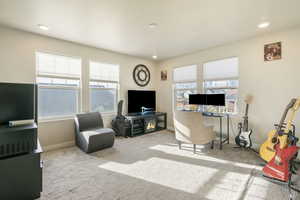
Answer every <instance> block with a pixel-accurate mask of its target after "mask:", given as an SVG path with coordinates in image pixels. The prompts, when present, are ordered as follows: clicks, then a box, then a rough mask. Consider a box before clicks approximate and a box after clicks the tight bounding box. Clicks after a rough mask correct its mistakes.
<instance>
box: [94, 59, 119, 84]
mask: <svg viewBox="0 0 300 200" xmlns="http://www.w3.org/2000/svg"><path fill="white" fill-rule="evenodd" d="M90 78H91V79H95V80H101V81H114V82H119V65H114V64H105V63H99V62H90Z"/></svg>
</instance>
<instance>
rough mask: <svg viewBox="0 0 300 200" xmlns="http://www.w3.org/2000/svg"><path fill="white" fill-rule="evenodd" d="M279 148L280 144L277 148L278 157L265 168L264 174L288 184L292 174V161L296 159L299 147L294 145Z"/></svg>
mask: <svg viewBox="0 0 300 200" xmlns="http://www.w3.org/2000/svg"><path fill="white" fill-rule="evenodd" d="M279 146H280V145H279V144H277V145H276V146H275V149H276V155H275V156H274V157H273V158H272V160H271V161H270V162H269V163H268V164H267V165H266V166H265V167H264V168H263V173H264V176H267V177H268V178H272V179H277V180H280V181H284V182H288V180H289V179H290V176H291V173H292V172H291V170H290V165H291V163H290V161H291V160H292V159H293V158H295V157H296V155H297V152H298V150H299V147H297V146H296V145H292V146H288V147H286V148H284V149H281V148H280V147H279Z"/></svg>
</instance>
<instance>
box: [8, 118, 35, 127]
mask: <svg viewBox="0 0 300 200" xmlns="http://www.w3.org/2000/svg"><path fill="white" fill-rule="evenodd" d="M31 124H34V119H28V120H14V121H9V122H8V126H9V127H16V126H26V125H31Z"/></svg>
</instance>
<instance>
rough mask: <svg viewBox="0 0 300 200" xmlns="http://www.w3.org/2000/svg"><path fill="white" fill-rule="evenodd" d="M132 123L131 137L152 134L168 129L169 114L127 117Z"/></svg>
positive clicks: (143, 114) (139, 114)
mask: <svg viewBox="0 0 300 200" xmlns="http://www.w3.org/2000/svg"><path fill="white" fill-rule="evenodd" d="M125 118H126V119H127V120H128V121H130V125H131V128H130V129H131V130H130V131H129V135H128V136H129V137H134V136H138V135H143V134H147V133H152V132H155V131H160V130H164V129H166V128H167V113H163V112H145V113H131V114H128V115H126V116H125Z"/></svg>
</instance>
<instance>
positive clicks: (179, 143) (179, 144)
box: [178, 140, 181, 149]
mask: <svg viewBox="0 0 300 200" xmlns="http://www.w3.org/2000/svg"><path fill="white" fill-rule="evenodd" d="M178 147H179V149H181V141H179V140H178Z"/></svg>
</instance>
